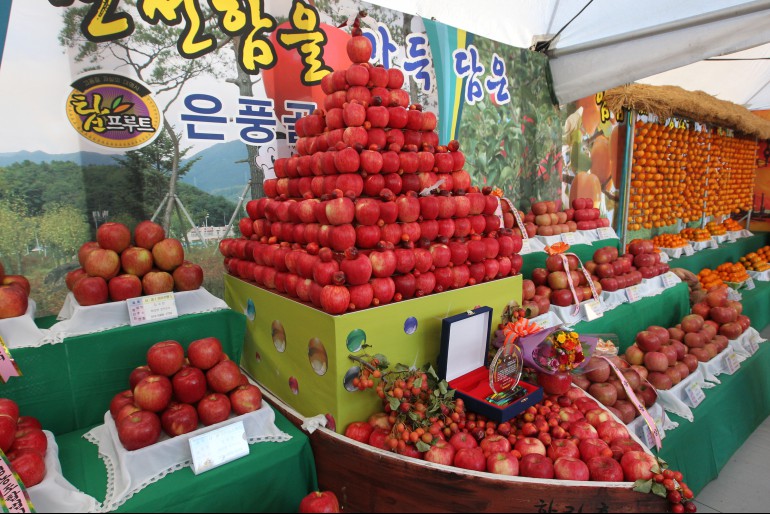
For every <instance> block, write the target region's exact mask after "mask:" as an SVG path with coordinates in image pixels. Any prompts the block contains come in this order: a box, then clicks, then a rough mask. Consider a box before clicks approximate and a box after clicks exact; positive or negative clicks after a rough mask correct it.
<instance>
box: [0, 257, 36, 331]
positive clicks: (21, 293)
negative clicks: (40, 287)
mask: <svg viewBox="0 0 770 514" xmlns="http://www.w3.org/2000/svg"><path fill="white" fill-rule="evenodd" d="M30 291H31V288H30V285H29V280H27V278H26V277H24V276H22V275H6V274H5V267H4V266H3V263H2V261H0V319H8V318H16V317H19V316H23V315H24V314H25V313H26V312H27V308H28V307H29V294H30Z"/></svg>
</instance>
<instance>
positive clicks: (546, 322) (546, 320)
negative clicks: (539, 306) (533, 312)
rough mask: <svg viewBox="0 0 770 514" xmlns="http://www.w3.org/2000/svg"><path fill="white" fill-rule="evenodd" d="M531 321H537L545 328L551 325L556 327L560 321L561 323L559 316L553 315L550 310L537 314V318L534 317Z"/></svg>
mask: <svg viewBox="0 0 770 514" xmlns="http://www.w3.org/2000/svg"><path fill="white" fill-rule="evenodd" d="M529 321H530V323H536V324H537V326H538V327H540V328H541V329H543V330H547V329H549V328H551V327H555V326H556V325H557V324H558V323H560V321H559V318H558V317H557V316H551V314H550V313H548V312H546V313H545V314H541V315H540V316H537V317H535V318H532V319H531V320H529ZM554 321H556V322H555V323H554Z"/></svg>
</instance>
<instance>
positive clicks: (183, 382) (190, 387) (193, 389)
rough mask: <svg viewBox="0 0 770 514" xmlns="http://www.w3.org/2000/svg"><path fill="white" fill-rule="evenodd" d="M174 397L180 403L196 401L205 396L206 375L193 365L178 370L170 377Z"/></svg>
mask: <svg viewBox="0 0 770 514" xmlns="http://www.w3.org/2000/svg"><path fill="white" fill-rule="evenodd" d="M171 385H172V386H173V389H174V397H175V398H176V399H177V400H179V401H180V402H182V403H196V402H198V401H199V400H200V399H201V398H203V397H204V396H206V376H205V375H204V374H203V371H201V370H199V369H198V368H194V367H186V368H182V369H181V370H179V371H178V372H177V373H176V374H175V375H174V378H172V379H171Z"/></svg>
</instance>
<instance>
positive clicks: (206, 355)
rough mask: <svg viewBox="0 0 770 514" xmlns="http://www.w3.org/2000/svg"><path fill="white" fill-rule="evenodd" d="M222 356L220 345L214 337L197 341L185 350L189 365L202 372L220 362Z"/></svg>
mask: <svg viewBox="0 0 770 514" xmlns="http://www.w3.org/2000/svg"><path fill="white" fill-rule="evenodd" d="M222 355H224V354H223V353H222V343H221V342H220V341H219V339H217V338H216V337H204V338H203V339H197V340H195V341H193V342H192V343H190V346H189V347H188V348H187V358H188V359H189V360H190V364H192V365H193V366H195V367H196V368H199V369H202V370H204V371H205V370H207V369H210V368H212V367H214V365H216V364H217V363H218V362H219V361H221V360H222Z"/></svg>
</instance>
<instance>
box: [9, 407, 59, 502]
mask: <svg viewBox="0 0 770 514" xmlns="http://www.w3.org/2000/svg"><path fill="white" fill-rule="evenodd" d="M47 449H48V439H47V438H46V436H45V433H44V432H43V428H42V426H41V425H40V422H39V421H38V420H37V419H35V418H33V417H31V416H19V406H18V405H17V404H16V402H14V401H13V400H10V399H8V398H0V450H2V451H3V452H4V453H5V454H6V456H7V457H8V460H9V462H10V463H11V467H12V468H13V470H14V471H15V472H16V473H18V474H19V478H21V481H22V482H24V485H25V486H26V487H32V486H33V485H37V484H39V483H40V482H42V481H43V479H44V478H45V472H46V469H45V452H46V450H47Z"/></svg>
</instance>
